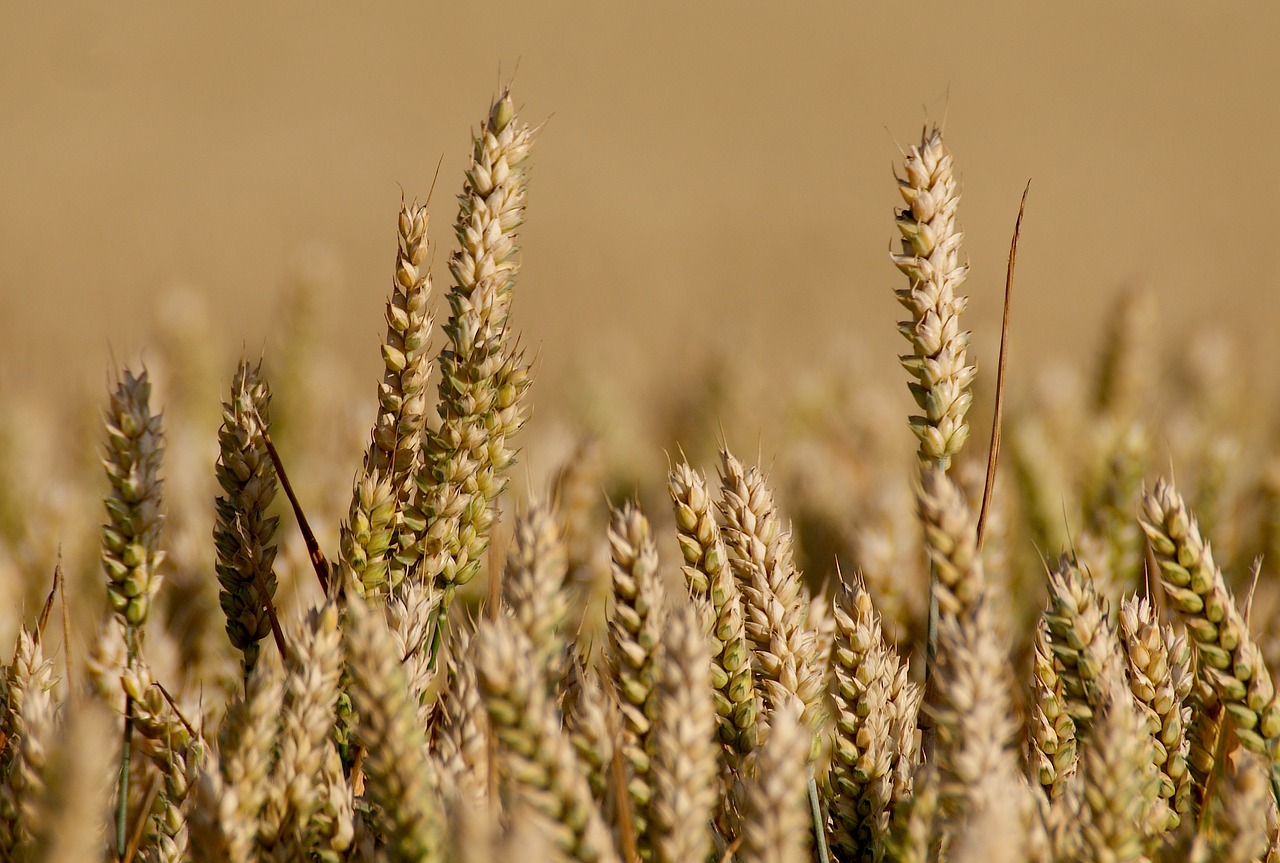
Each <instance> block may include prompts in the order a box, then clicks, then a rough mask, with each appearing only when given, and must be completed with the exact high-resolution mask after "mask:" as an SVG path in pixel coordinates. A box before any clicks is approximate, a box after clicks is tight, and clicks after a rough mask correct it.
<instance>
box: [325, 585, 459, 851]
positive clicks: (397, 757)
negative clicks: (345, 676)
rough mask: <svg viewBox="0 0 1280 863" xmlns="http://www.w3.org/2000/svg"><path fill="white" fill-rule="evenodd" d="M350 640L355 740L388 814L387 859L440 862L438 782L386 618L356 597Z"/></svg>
mask: <svg viewBox="0 0 1280 863" xmlns="http://www.w3.org/2000/svg"><path fill="white" fill-rule="evenodd" d="M344 636H345V638H344V645H345V648H346V653H347V657H348V659H347V663H348V668H349V669H350V673H351V700H352V702H353V704H354V706H355V709H356V711H357V713H358V715H359V722H358V724H357V726H356V737H357V739H358V740H359V742H360V745H361V746H363V748H364V750H365V752H366V758H365V761H364V772H365V796H366V797H367V798H368V799H369V800H371V801H372V802H374V803H376V804H377V805H378V806H379V807H380V809H381V812H380V813H379V814H378V816H377V820H378V824H379V827H380V828H381V830H382V831H383V833H384V835H385V836H386V839H387V854H388V857H389V858H390V859H391V860H393V861H405V863H408V861H418V860H424V859H434V856H435V855H436V854H437V853H439V849H440V848H441V846H442V839H441V834H440V831H441V825H440V820H439V817H438V810H439V802H438V800H439V797H438V791H437V788H436V781H437V780H436V775H435V770H434V768H433V767H432V765H431V764H430V762H429V761H428V759H427V757H426V753H425V743H426V741H425V738H424V734H423V731H422V729H420V728H418V727H417V713H416V710H415V709H414V705H413V704H412V703H411V702H410V701H409V698H408V686H407V684H406V682H405V675H404V670H403V668H402V667H401V664H400V657H399V656H398V655H396V652H395V645H394V643H393V641H392V639H391V636H390V634H389V633H388V632H387V628H386V624H385V623H384V622H383V620H382V619H381V615H380V614H379V612H378V611H377V610H376V609H371V608H369V607H368V606H367V605H366V604H365V603H364V602H363V601H362V600H361V599H360V598H359V597H357V596H350V597H348V605H347V626H346V628H345V630H344Z"/></svg>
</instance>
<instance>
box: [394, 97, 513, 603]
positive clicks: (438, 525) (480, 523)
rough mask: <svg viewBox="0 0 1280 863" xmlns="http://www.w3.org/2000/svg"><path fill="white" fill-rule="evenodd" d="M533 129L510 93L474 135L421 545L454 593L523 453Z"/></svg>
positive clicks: (425, 572) (429, 575)
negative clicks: (521, 341) (524, 252)
mask: <svg viewBox="0 0 1280 863" xmlns="http://www.w3.org/2000/svg"><path fill="white" fill-rule="evenodd" d="M532 143H533V132H532V131H531V130H530V129H529V127H528V126H526V125H524V124H523V123H521V122H520V121H519V120H518V119H517V118H516V115H515V108H514V106H513V104H512V102H511V96H510V94H509V93H503V95H502V97H501V98H499V99H498V101H497V102H495V103H494V105H493V106H492V108H491V110H490V112H489V117H488V119H487V120H486V121H485V123H484V126H483V127H482V129H481V130H480V132H479V134H478V135H477V136H476V138H475V142H474V148H473V150H472V158H471V164H470V166H469V167H468V168H467V180H466V184H465V186H464V187H463V190H462V194H461V196H460V197H459V199H458V200H459V205H460V206H459V212H458V221H457V224H456V225H455V228H454V231H455V233H456V234H457V238H458V244H459V249H458V251H456V252H455V253H454V254H453V256H452V257H451V258H450V259H449V271H450V272H451V273H452V274H453V287H452V289H451V290H450V292H449V295H448V300H449V307H450V310H451V314H450V316H449V321H448V323H447V324H445V327H444V331H445V335H446V336H447V337H448V340H449V347H448V348H446V349H445V350H442V351H441V353H440V358H439V365H440V387H439V391H440V401H439V404H438V406H437V409H438V411H439V418H440V423H439V427H438V428H436V429H434V430H432V431H431V432H430V433H429V434H428V435H427V440H426V446H425V448H424V449H425V452H424V465H423V470H422V471H421V472H420V473H419V476H418V485H419V486H420V488H421V493H422V507H421V508H422V513H421V515H420V516H419V515H417V514H415V515H414V518H415V519H420V523H421V525H422V528H423V530H424V531H425V532H424V533H423V535H422V537H421V542H420V544H419V546H418V548H417V551H419V552H420V553H421V556H422V577H423V578H424V579H426V580H428V581H430V582H431V583H433V584H434V585H435V586H436V588H437V589H439V590H441V591H443V592H444V596H443V597H442V599H441V607H440V608H441V613H442V614H443V613H445V612H447V609H448V605H449V602H450V600H451V598H452V595H453V591H454V589H456V588H457V587H458V586H459V585H462V584H466V583H467V582H468V581H470V580H471V578H472V577H473V576H474V575H475V573H476V572H477V571H478V569H479V567H480V560H481V556H482V554H483V553H484V550H485V548H487V546H488V542H489V529H490V526H491V524H492V521H493V515H492V512H491V511H490V510H491V507H492V505H493V502H494V501H495V500H496V499H497V497H498V495H499V494H500V493H501V492H502V489H503V487H504V486H505V485H506V480H505V478H504V477H503V473H504V471H506V469H507V468H508V467H510V465H511V463H512V462H513V461H514V459H515V453H514V451H513V450H512V449H510V447H509V446H508V443H507V442H508V439H509V438H510V437H511V436H512V435H513V434H515V432H516V431H517V430H518V429H519V428H520V426H521V424H523V422H524V415H525V408H524V406H523V404H522V401H521V400H522V397H523V395H524V392H525V390H527V389H528V386H529V372H528V368H527V367H526V366H525V365H524V361H523V359H522V357H521V355H520V353H519V352H518V351H517V350H516V348H515V345H514V339H513V337H512V335H511V334H510V333H509V332H508V330H507V315H508V312H509V311H510V306H511V291H512V288H513V286H514V283H515V274H516V270H517V268H518V262H517V260H516V253H517V248H516V231H517V229H518V228H519V227H520V225H521V224H522V223H523V221H524V210H525V194H526V178H525V164H524V163H525V159H526V158H527V157H528V154H529V149H530V147H531V146H532Z"/></svg>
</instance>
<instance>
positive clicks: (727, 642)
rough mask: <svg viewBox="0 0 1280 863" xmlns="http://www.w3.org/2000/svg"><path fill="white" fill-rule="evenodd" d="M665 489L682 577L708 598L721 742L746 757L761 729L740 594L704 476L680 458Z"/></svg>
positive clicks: (694, 591) (695, 591)
mask: <svg viewBox="0 0 1280 863" xmlns="http://www.w3.org/2000/svg"><path fill="white" fill-rule="evenodd" d="M667 489H668V491H669V493H670V495H671V501H672V504H673V505H674V507H675V513H676V538H677V540H678V541H679V543H680V550H681V552H682V553H683V555H684V559H685V566H684V567H683V572H684V575H685V581H686V582H687V583H688V584H689V586H690V589H691V591H692V592H693V594H694V595H695V596H699V595H702V596H705V597H706V598H707V599H708V600H709V602H710V606H711V610H712V621H711V623H712V626H711V647H712V665H711V668H712V681H713V683H714V684H715V698H716V713H717V716H718V717H719V719H718V725H719V729H720V731H719V733H720V740H721V741H722V742H723V743H724V744H725V745H727V746H730V747H732V748H733V750H734V751H735V752H737V753H739V754H741V755H746V754H748V753H749V752H751V750H752V749H753V748H755V743H756V738H757V736H758V734H759V731H758V729H757V727H756V693H755V685H754V681H753V680H752V677H751V662H750V655H749V653H748V650H747V633H746V625H745V622H744V620H743V615H742V594H741V592H740V591H739V590H738V583H737V581H735V580H734V577H733V571H732V569H731V567H730V566H729V556H728V552H727V551H726V549H725V545H724V541H723V540H722V539H721V537H720V527H719V525H717V524H716V521H715V517H714V515H713V514H712V512H711V498H710V495H709V494H708V493H707V486H706V480H704V479H703V477H702V475H701V474H699V473H698V472H696V471H694V470H693V468H691V467H690V466H689V465H688V463H687V462H681V463H680V464H679V465H677V466H676V467H675V468H673V469H672V470H671V472H670V474H669V475H668V477H667Z"/></svg>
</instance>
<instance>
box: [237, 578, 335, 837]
mask: <svg viewBox="0 0 1280 863" xmlns="http://www.w3.org/2000/svg"><path fill="white" fill-rule="evenodd" d="M341 668H342V633H341V631H340V630H339V629H338V607H337V605H336V604H335V603H334V602H332V601H331V602H328V603H326V604H325V605H324V606H322V607H321V608H319V609H317V610H315V611H314V612H312V613H311V614H310V615H309V616H308V619H307V620H306V622H305V623H304V624H303V626H302V627H301V632H300V633H299V636H298V637H297V638H296V639H295V641H294V643H293V645H292V647H291V649H290V651H289V659H288V663H287V665H286V668H285V672H286V676H285V691H284V704H283V705H282V710H281V725H282V728H281V734H280V739H279V743H280V754H279V759H278V761H277V762H276V768H275V770H274V772H273V773H272V776H271V781H270V783H269V786H268V787H269V793H268V795H267V799H266V805H265V807H264V808H263V812H262V816H261V818H260V820H259V827H258V841H259V844H260V846H261V848H262V852H263V856H264V857H265V858H274V859H278V860H287V859H297V858H298V857H300V856H305V854H306V847H307V840H308V838H309V831H310V826H311V825H310V822H311V817H312V816H313V815H314V814H315V812H316V810H317V808H318V807H319V805H320V803H321V800H322V797H321V794H320V789H321V776H320V771H321V767H322V766H323V764H324V759H325V750H326V747H327V746H328V745H329V735H330V733H331V732H332V731H333V723H334V707H335V705H336V704H337V700H338V678H339V675H340V672H341Z"/></svg>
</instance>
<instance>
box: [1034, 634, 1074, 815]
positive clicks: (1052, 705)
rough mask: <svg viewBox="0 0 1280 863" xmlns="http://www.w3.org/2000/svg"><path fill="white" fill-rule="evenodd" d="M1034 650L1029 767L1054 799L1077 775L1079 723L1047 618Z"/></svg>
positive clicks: (1035, 640) (1051, 798) (1050, 797)
mask: <svg viewBox="0 0 1280 863" xmlns="http://www.w3.org/2000/svg"><path fill="white" fill-rule="evenodd" d="M1032 651H1033V655H1032V669H1031V695H1032V703H1031V715H1030V719H1029V726H1030V727H1029V729H1028V731H1029V738H1030V739H1029V743H1030V751H1029V753H1028V755H1029V761H1030V765H1029V766H1030V768H1031V774H1032V776H1033V777H1034V778H1035V780H1036V781H1037V782H1038V783H1039V784H1040V786H1041V787H1043V788H1044V790H1045V793H1046V794H1048V796H1049V799H1050V800H1051V801H1052V800H1057V799H1058V798H1059V797H1061V796H1062V793H1063V790H1064V789H1065V788H1066V784H1067V782H1068V781H1069V780H1070V779H1071V777H1072V776H1074V775H1075V774H1076V766H1077V764H1078V761H1079V758H1078V750H1077V749H1076V725H1075V720H1073V719H1072V718H1071V712H1070V707H1069V706H1068V704H1067V697H1066V684H1065V683H1064V682H1063V679H1062V673H1061V671H1060V668H1061V666H1060V665H1059V664H1058V663H1057V662H1056V661H1055V660H1054V656H1053V646H1052V643H1051V641H1050V636H1049V626H1048V624H1047V623H1045V621H1044V620H1040V621H1039V622H1038V623H1037V624H1036V633H1035V639H1034V641H1033V644H1032Z"/></svg>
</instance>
